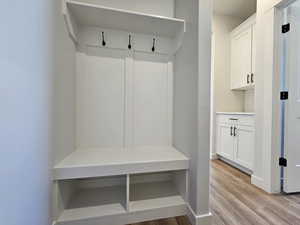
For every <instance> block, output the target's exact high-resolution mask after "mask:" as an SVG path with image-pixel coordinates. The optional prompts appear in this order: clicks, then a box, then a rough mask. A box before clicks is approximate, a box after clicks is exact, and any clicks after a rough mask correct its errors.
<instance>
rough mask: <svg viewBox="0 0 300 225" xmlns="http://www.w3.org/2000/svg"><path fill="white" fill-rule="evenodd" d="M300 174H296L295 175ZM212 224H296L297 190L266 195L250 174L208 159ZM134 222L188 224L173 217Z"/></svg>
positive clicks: (298, 215)
mask: <svg viewBox="0 0 300 225" xmlns="http://www.w3.org/2000/svg"><path fill="white" fill-rule="evenodd" d="M299 176H300V175H299ZM211 211H212V213H213V224H212V225H300V194H298V195H269V194H267V193H265V192H264V191H261V190H259V189H258V188H256V187H254V186H252V185H251V184H250V177H249V176H248V175H246V174H244V173H242V172H240V171H239V170H237V169H234V168H232V167H231V166H229V165H227V164H225V163H223V162H221V161H219V160H214V161H212V163H211ZM134 225H190V223H189V222H188V220H187V218H186V217H177V218H170V219H164V220H157V221H151V222H144V223H138V224H134Z"/></svg>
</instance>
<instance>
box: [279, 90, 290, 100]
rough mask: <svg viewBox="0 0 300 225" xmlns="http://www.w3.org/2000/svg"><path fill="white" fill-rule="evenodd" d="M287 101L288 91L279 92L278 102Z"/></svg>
mask: <svg viewBox="0 0 300 225" xmlns="http://www.w3.org/2000/svg"><path fill="white" fill-rule="evenodd" d="M287 99H289V92H288V91H281V92H280V100H287Z"/></svg>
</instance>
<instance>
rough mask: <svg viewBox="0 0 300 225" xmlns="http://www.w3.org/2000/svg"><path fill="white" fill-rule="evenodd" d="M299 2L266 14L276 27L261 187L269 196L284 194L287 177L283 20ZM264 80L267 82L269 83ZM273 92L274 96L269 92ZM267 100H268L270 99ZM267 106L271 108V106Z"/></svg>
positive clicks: (269, 55) (268, 53) (270, 53)
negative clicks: (286, 11)
mask: <svg viewBox="0 0 300 225" xmlns="http://www.w3.org/2000/svg"><path fill="white" fill-rule="evenodd" d="M295 1H297V0H282V1H280V2H279V3H278V4H276V5H274V6H273V7H271V8H270V9H268V10H266V11H265V13H266V14H267V13H268V12H270V11H273V12H272V13H273V15H271V16H269V19H268V22H269V23H270V25H271V24H273V40H272V43H273V47H272V49H271V47H270V46H269V47H270V48H269V49H267V50H266V55H265V57H266V58H268V59H269V60H270V61H269V62H272V63H271V65H270V67H269V66H268V68H267V69H266V71H267V72H268V76H269V81H270V83H271V90H268V91H267V95H268V96H269V97H270V99H271V100H272V101H271V102H272V106H271V107H272V112H271V113H270V114H269V117H271V118H269V119H270V120H269V124H267V125H264V129H266V130H268V129H269V130H270V134H269V140H268V141H269V146H268V151H266V155H265V157H264V159H268V161H269V163H267V164H266V165H265V166H263V168H264V171H263V175H264V176H263V177H264V184H263V185H261V188H263V189H264V190H265V191H267V192H269V193H281V191H282V180H281V178H282V175H283V169H282V168H281V167H280V166H279V158H280V157H281V156H283V154H284V152H283V145H284V139H283V138H284V128H283V127H284V120H283V117H284V114H283V112H284V109H283V108H282V101H281V100H280V97H279V96H280V91H282V90H283V89H284V87H283V85H282V79H283V77H282V75H283V74H282V69H283V66H282V57H283V53H284V52H283V48H284V46H283V38H284V36H283V35H282V33H281V26H282V25H283V24H284V22H285V21H284V19H283V18H284V17H283V13H284V9H285V8H286V7H288V6H289V5H290V4H292V3H293V2H295ZM269 50H270V51H269ZM264 81H265V82H266V80H264ZM269 91H270V92H271V93H269ZM266 99H268V97H267V98H266ZM270 99H269V100H270ZM265 107H270V105H267V106H265ZM265 110H266V108H265ZM267 132H268V131H267ZM264 147H265V146H264ZM258 186H259V185H258Z"/></svg>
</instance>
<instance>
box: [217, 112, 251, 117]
mask: <svg viewBox="0 0 300 225" xmlns="http://www.w3.org/2000/svg"><path fill="white" fill-rule="evenodd" d="M216 114H218V115H246V116H255V113H254V112H216Z"/></svg>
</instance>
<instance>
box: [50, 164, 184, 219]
mask: <svg viewBox="0 0 300 225" xmlns="http://www.w3.org/2000/svg"><path fill="white" fill-rule="evenodd" d="M186 184H187V171H186V170H181V171H173V172H164V173H155V174H154V173H151V174H139V175H127V176H115V177H104V178H94V179H81V180H66V181H59V184H58V186H59V190H60V191H59V192H60V194H61V198H62V199H63V200H64V205H65V206H64V210H63V211H62V213H61V215H60V216H59V218H58V220H57V221H56V223H55V224H56V225H124V224H130V223H137V222H142V221H147V220H153V219H160V218H166V217H174V216H180V215H185V214H186V212H187V207H186V201H185V200H186V193H187V185H186Z"/></svg>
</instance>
